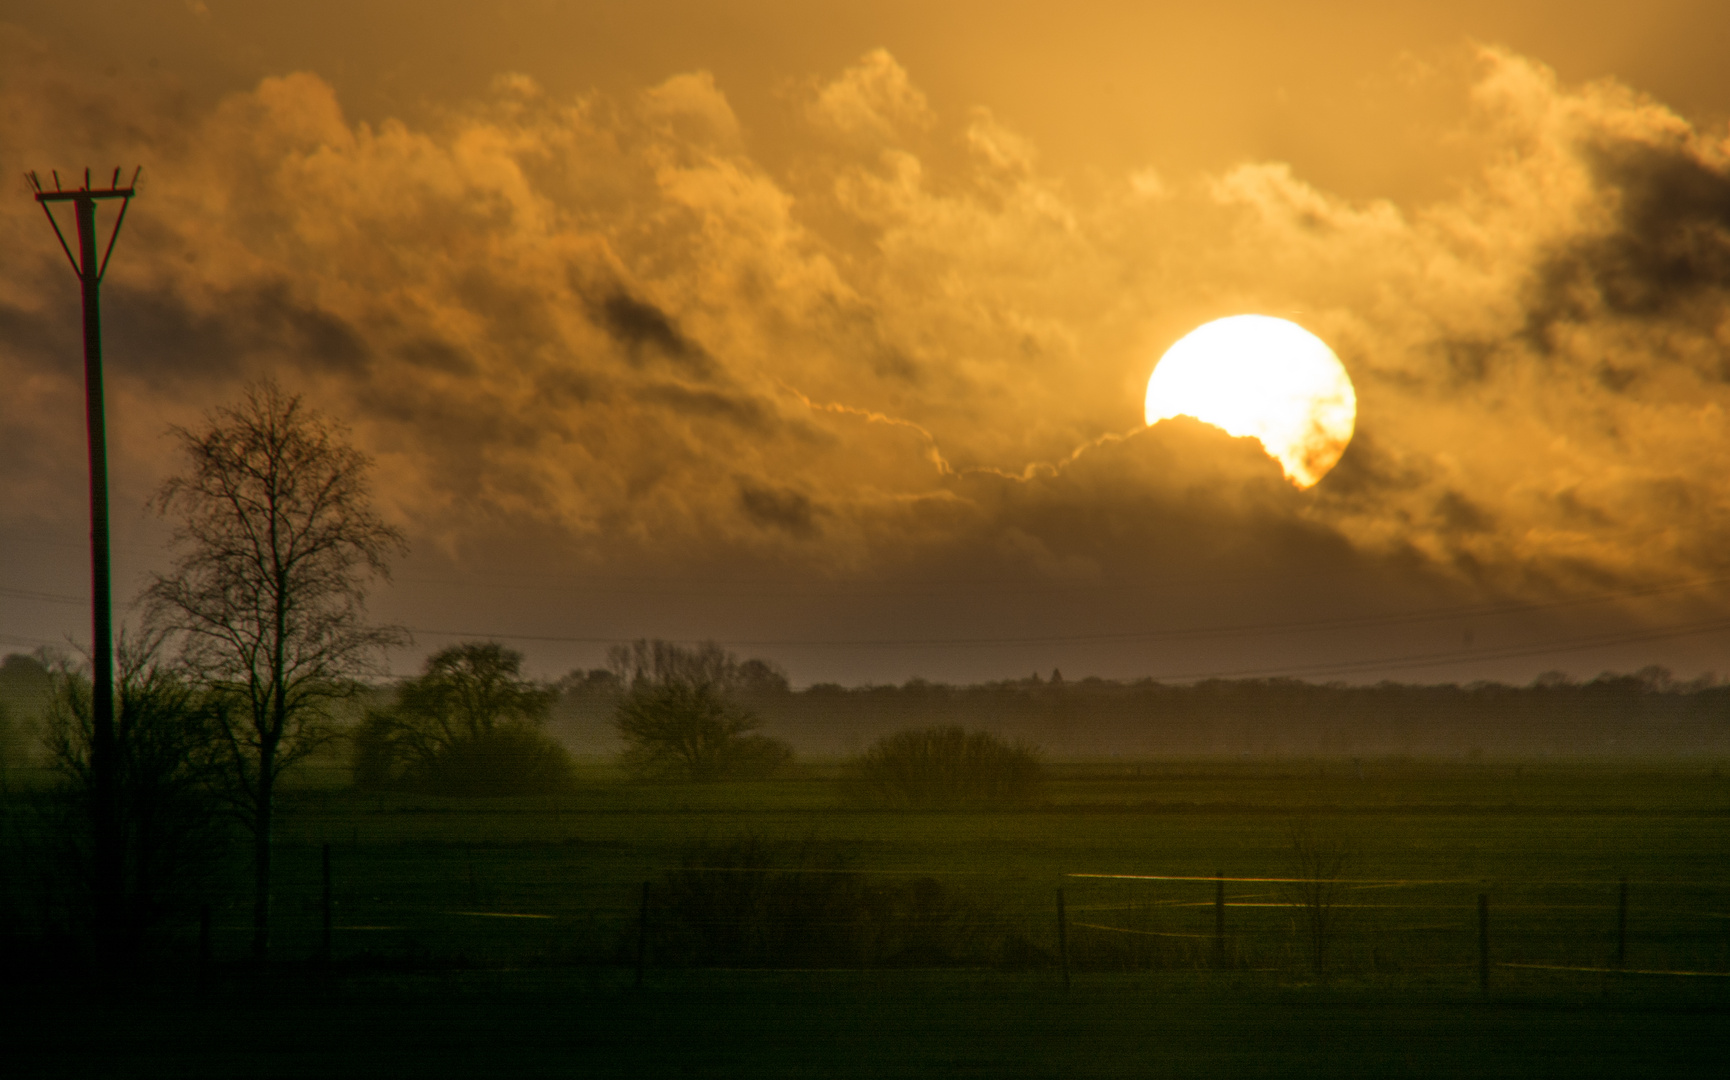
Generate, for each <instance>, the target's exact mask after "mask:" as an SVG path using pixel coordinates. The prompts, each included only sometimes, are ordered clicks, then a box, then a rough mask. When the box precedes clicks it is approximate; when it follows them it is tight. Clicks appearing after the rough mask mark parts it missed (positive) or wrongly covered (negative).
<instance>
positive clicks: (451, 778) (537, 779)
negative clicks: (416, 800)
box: [357, 727, 576, 795]
mask: <svg viewBox="0 0 1730 1080" xmlns="http://www.w3.org/2000/svg"><path fill="white" fill-rule="evenodd" d="M358 764H359V763H358V762H357V771H358ZM575 781H576V773H575V770H574V769H573V768H572V765H571V755H570V753H569V752H568V751H566V750H565V748H564V747H563V746H560V745H559V744H558V742H556V741H555V740H553V739H552V738H550V737H549V736H547V735H543V734H542V733H540V732H538V731H535V730H533V729H532V728H526V727H498V728H494V729H493V730H491V731H487V732H482V733H481V734H478V735H472V736H463V737H460V738H457V739H454V740H452V741H451V742H449V743H447V744H445V745H443V746H442V747H440V748H439V750H438V752H437V753H435V754H433V755H432V756H430V757H428V758H425V759H424V760H421V761H418V762H416V763H415V764H414V765H413V766H412V767H411V768H410V769H409V771H408V774H407V776H406V777H405V782H406V784H407V786H409V787H412V788H415V789H417V790H420V791H426V792H428V793H431V794H435V795H551V794H555V793H557V792H561V791H568V790H570V788H571V786H572V785H573V784H574V783H575Z"/></svg>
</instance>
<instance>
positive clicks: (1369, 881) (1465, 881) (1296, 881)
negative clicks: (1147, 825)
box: [1063, 874, 1481, 888]
mask: <svg viewBox="0 0 1730 1080" xmlns="http://www.w3.org/2000/svg"><path fill="white" fill-rule="evenodd" d="M1063 876H1064V877H1073V878H1108V879H1111V880H1116V881H1240V882H1262V883H1268V884H1282V885H1315V884H1329V885H1380V886H1384V887H1389V888H1391V887H1394V886H1399V885H1476V884H1479V883H1480V882H1481V879H1479V878H1438V879H1435V880H1428V879H1424V878H1301V877H1226V878H1222V877H1216V876H1214V875H1211V874H1210V875H1208V876H1206V877H1197V876H1190V875H1185V874H1065V875H1063Z"/></svg>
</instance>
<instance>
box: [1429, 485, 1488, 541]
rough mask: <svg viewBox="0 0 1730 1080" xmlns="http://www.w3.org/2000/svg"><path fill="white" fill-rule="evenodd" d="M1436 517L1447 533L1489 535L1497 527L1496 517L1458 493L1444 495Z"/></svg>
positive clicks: (1436, 508)
mask: <svg viewBox="0 0 1730 1080" xmlns="http://www.w3.org/2000/svg"><path fill="white" fill-rule="evenodd" d="M1435 516H1436V520H1437V521H1439V522H1440V523H1441V527H1442V530H1443V531H1444V532H1447V533H1487V532H1490V531H1491V530H1492V529H1494V528H1495V527H1496V519H1495V515H1493V514H1491V513H1490V512H1489V511H1487V510H1485V509H1484V508H1483V507H1482V506H1479V505H1478V504H1477V503H1475V502H1473V501H1472V500H1471V499H1468V498H1466V496H1464V495H1462V494H1460V493H1459V492H1457V491H1445V492H1443V493H1442V497H1441V498H1439V499H1437V500H1436V506H1435Z"/></svg>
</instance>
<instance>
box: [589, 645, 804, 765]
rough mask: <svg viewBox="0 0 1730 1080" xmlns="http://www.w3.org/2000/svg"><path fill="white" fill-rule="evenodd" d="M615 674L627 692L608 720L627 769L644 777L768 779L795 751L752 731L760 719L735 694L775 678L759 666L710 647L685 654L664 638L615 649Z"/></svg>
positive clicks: (782, 682)
mask: <svg viewBox="0 0 1730 1080" xmlns="http://www.w3.org/2000/svg"><path fill="white" fill-rule="evenodd" d="M609 660H610V661H611V663H612V667H613V670H614V671H615V672H616V673H617V674H618V676H619V680H620V682H621V683H622V684H623V685H624V686H625V687H627V689H626V691H625V695H624V697H623V698H621V699H620V701H619V704H618V706H617V708H616V709H615V710H614V714H613V719H614V723H615V725H616V726H617V727H618V730H619V735H620V736H621V737H622V738H623V739H624V740H625V750H624V753H623V754H622V755H621V756H620V760H621V761H622V762H623V764H624V766H625V768H626V770H627V771H629V772H631V773H632V774H634V775H637V776H643V777H655V776H659V777H679V778H683V779H687V780H716V779H720V778H722V777H726V776H766V775H768V774H769V773H772V772H774V771H775V770H776V769H779V768H780V767H781V766H783V765H785V764H786V763H787V762H788V761H789V760H791V758H792V756H793V749H792V747H790V746H788V745H787V744H786V743H785V742H782V741H781V740H779V739H772V738H769V737H768V736H765V735H759V734H756V732H757V731H758V730H759V729H760V728H762V726H763V721H762V719H761V718H759V717H758V716H757V715H756V714H755V713H753V712H751V711H750V710H749V709H746V708H745V707H744V706H742V705H740V704H739V703H738V702H737V701H736V700H735V696H736V695H737V694H739V693H740V692H742V691H745V690H747V689H754V688H756V687H757V686H760V685H762V684H763V683H764V682H765V681H769V682H771V683H773V681H774V678H775V677H779V679H780V685H781V686H783V687H784V686H785V685H786V684H785V676H781V675H779V673H778V672H776V671H775V669H774V668H773V666H772V665H769V664H767V663H765V662H764V661H749V662H747V663H744V664H741V663H740V662H739V660H738V658H737V657H735V656H734V655H733V654H731V653H729V652H726V651H724V650H722V649H721V648H720V647H719V646H717V645H715V644H714V643H712V642H711V643H708V644H705V645H701V646H699V647H697V648H695V649H686V648H682V647H680V646H678V645H674V644H672V643H671V642H666V641H654V642H648V641H638V642H635V643H633V644H631V645H628V646H627V645H620V646H615V647H614V648H613V649H612V651H611V653H610V654H609Z"/></svg>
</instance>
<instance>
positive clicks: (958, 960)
mask: <svg viewBox="0 0 1730 1080" xmlns="http://www.w3.org/2000/svg"><path fill="white" fill-rule="evenodd" d="M682 863H683V865H682V866H681V867H680V868H679V869H677V870H673V871H670V872H669V873H667V874H666V875H664V876H663V877H662V878H661V880H660V881H659V882H657V883H656V884H655V885H654V886H653V887H652V888H651V889H650V910H649V920H650V926H651V927H652V931H651V942H652V945H651V947H652V950H653V954H654V962H655V963H657V964H661V965H668V966H685V965H688V966H702V967H710V966H719V967H942V966H954V965H959V966H982V965H992V966H998V965H1001V966H1010V967H1026V966H1039V965H1041V964H1043V963H1046V962H1049V957H1048V956H1046V955H1045V954H1044V953H1043V951H1042V950H1040V949H1039V948H1038V947H1037V946H1034V945H1032V944H1031V943H1030V942H1028V941H1027V940H1026V939H1025V937H1023V936H1021V935H1018V934H1014V933H1009V932H1006V930H1005V928H1004V926H1003V920H1002V918H1001V917H1000V915H998V914H995V913H992V912H990V911H987V910H983V909H981V908H980V907H979V905H978V904H977V903H976V902H975V901H972V900H970V899H968V898H965V897H963V896H960V895H958V894H957V893H956V892H955V890H953V889H951V888H949V887H947V886H945V885H944V884H943V883H941V882H939V881H938V880H937V879H935V878H932V877H924V876H919V877H913V876H910V877H906V878H899V877H893V876H886V875H866V874H859V873H853V872H850V871H849V869H848V860H847V858H846V857H845V855H844V854H843V853H841V852H839V851H837V850H834V849H830V850H822V849H819V848H817V847H816V846H815V845H812V844H809V843H807V844H805V845H804V846H803V847H802V848H801V849H800V850H799V852H798V853H797V854H796V855H795V856H793V857H792V858H779V859H778V858H776V857H775V853H774V852H773V851H772V850H771V849H770V848H769V846H768V845H766V844H764V843H763V842H762V841H760V840H758V839H757V838H755V837H745V838H741V839H736V840H733V841H730V842H727V843H722V844H709V843H702V844H698V845H695V846H693V847H692V848H689V849H687V851H686V852H685V857H684V859H683V860H682Z"/></svg>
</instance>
